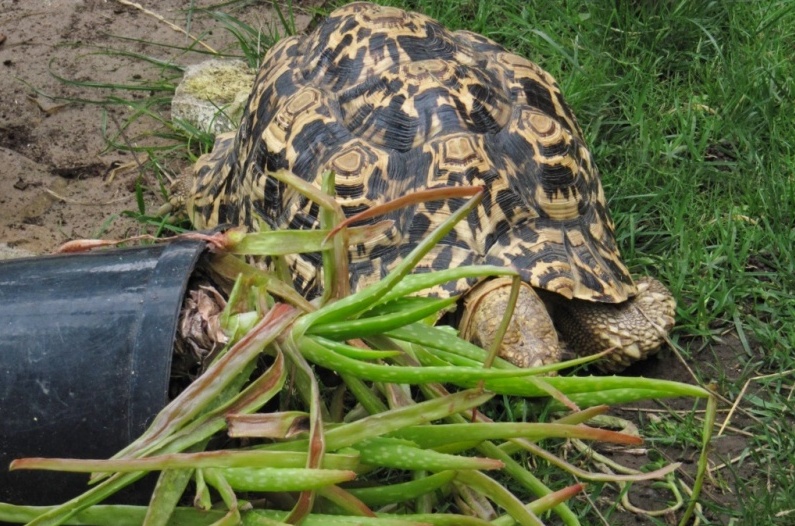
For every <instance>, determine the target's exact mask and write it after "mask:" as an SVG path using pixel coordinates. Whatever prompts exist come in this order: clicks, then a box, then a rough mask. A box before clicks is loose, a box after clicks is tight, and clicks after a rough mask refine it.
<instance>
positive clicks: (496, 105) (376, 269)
mask: <svg viewBox="0 0 795 526" xmlns="http://www.w3.org/2000/svg"><path fill="white" fill-rule="evenodd" d="M276 170H288V171H289V172H291V173H293V174H294V175H296V176H298V177H300V178H302V179H304V180H306V181H308V182H310V183H312V184H315V185H318V186H319V185H320V179H321V176H322V174H323V173H324V172H325V171H327V170H333V171H334V172H335V173H336V192H337V199H338V201H339V202H340V204H341V205H342V208H343V210H344V211H345V213H346V214H348V215H351V214H354V213H356V212H359V211H361V210H364V209H367V208H369V207H371V206H373V205H375V204H380V203H383V202H385V201H388V200H390V199H393V198H396V197H399V196H403V195H406V194H409V193H411V192H415V191H417V190H420V189H425V188H436V187H443V186H458V185H482V186H483V187H484V188H485V197H484V200H483V202H482V204H481V206H480V207H479V208H478V210H477V213H473V214H471V215H470V217H469V218H468V220H467V221H462V222H461V223H459V224H458V225H457V227H456V228H455V230H454V231H452V232H451V233H450V234H449V235H448V236H447V237H446V238H445V239H444V240H443V241H442V242H441V243H440V244H439V245H437V246H436V247H435V249H434V250H433V251H432V252H431V253H430V254H429V255H428V256H427V257H426V258H425V259H424V260H423V262H422V263H421V264H420V265H419V267H418V269H417V271H429V270H434V269H445V268H449V267H456V266H460V265H466V264H476V263H488V264H497V265H503V266H504V265H508V266H512V267H515V268H516V269H517V270H519V272H520V273H521V274H522V277H523V278H524V279H525V280H526V281H527V282H528V283H529V284H531V285H532V286H534V287H537V288H540V289H545V290H549V291H553V292H556V293H559V294H561V295H563V296H564V297H567V298H581V299H585V300H593V301H602V302H612V303H617V302H622V301H624V300H626V299H627V298H628V297H631V296H633V295H634V294H635V293H636V289H635V285H634V284H633V282H632V279H631V277H630V276H629V273H628V271H627V269H626V267H625V266H624V264H623V263H622V262H621V260H620V256H619V252H618V249H617V247H616V242H615V237H614V232H613V223H612V220H611V219H610V216H609V214H608V211H607V207H606V201H605V196H604V193H603V191H602V186H601V183H600V178H599V173H598V171H597V169H596V167H595V166H594V163H593V160H592V158H591V154H590V152H589V151H588V149H587V147H586V145H585V143H584V141H583V137H582V131H581V130H580V128H579V126H578V124H577V121H576V120H575V118H574V115H573V114H572V112H571V110H570V109H569V107H568V106H567V105H566V103H565V102H564V100H563V97H562V95H561V93H560V89H559V87H558V85H557V83H556V82H555V80H554V79H553V78H552V77H551V76H550V75H549V74H547V73H546V72H545V71H543V70H542V69H541V68H540V67H539V66H537V65H536V64H534V63H532V62H530V61H528V60H526V59H524V58H522V57H520V56H518V55H515V54H512V53H510V52H508V51H507V50H506V49H505V48H503V47H502V46H500V45H498V44H497V43H495V42H493V41H491V40H489V39H487V38H485V37H482V36H479V35H476V34H474V33H470V32H467V31H455V32H451V31H448V30H447V29H445V28H443V27H442V26H441V25H439V24H438V23H437V22H435V21H434V20H432V19H430V18H428V17H426V16H424V15H421V14H417V13H409V12H404V11H402V10H399V9H395V8H391V7H381V6H376V5H373V4H369V3H363V2H360V3H354V4H350V5H347V6H345V7H343V8H340V9H337V10H336V11H334V12H333V13H331V15H330V16H329V17H328V18H327V19H326V20H325V21H324V22H323V23H321V24H320V25H319V26H318V27H317V28H316V29H315V30H314V31H313V32H312V33H311V34H309V35H304V36H293V37H290V38H286V39H284V40H282V41H280V42H279V43H277V44H276V45H275V46H274V47H273V48H272V49H271V50H270V51H269V52H268V54H267V56H266V57H265V60H264V62H263V64H262V67H261V69H260V71H259V74H258V76H257V79H256V82H255V85H254V90H253V93H252V94H251V97H250V99H249V102H248V106H247V110H246V114H245V116H244V118H243V121H242V123H241V126H240V129H239V130H238V131H237V133H236V134H225V135H222V136H219V137H218V139H217V141H216V144H215V148H214V150H213V152H212V153H211V154H209V155H205V156H203V157H202V158H201V159H200V160H199V162H198V163H197V166H196V168H195V172H194V176H195V177H194V180H193V183H192V188H191V190H190V195H189V198H188V210H189V213H190V215H191V218H192V219H193V221H194V224H195V225H196V226H197V227H199V228H202V227H208V226H214V225H216V224H219V223H233V224H245V225H248V226H249V227H251V228H257V222H258V221H264V222H265V223H266V224H267V225H269V227H270V228H272V229H280V228H304V229H309V228H318V226H319V221H318V217H317V216H318V207H317V205H314V204H313V203H312V202H311V201H309V200H308V199H307V198H305V197H303V196H302V195H300V194H298V193H297V192H296V191H294V190H292V189H291V188H290V187H289V186H287V185H285V184H283V183H280V182H278V181H277V180H276V179H274V178H273V177H271V176H269V173H273V172H274V171H276ZM461 203H462V200H456V199H451V200H448V201H440V202H432V203H427V204H421V205H417V206H413V207H410V208H406V209H402V210H399V211H396V212H394V213H392V214H391V215H389V216H388V217H386V219H392V220H394V225H393V227H392V228H391V229H390V230H388V231H387V232H385V233H383V234H382V235H380V236H378V237H376V238H374V239H371V240H369V241H368V242H367V243H365V244H362V245H359V246H355V247H352V250H351V254H350V259H351V264H350V271H351V284H352V287H353V289H354V290H356V289H360V288H361V287H362V286H364V285H366V284H368V283H371V282H373V281H376V280H378V279H380V278H381V277H382V276H383V275H385V274H386V273H387V272H388V271H389V270H390V269H391V268H392V267H394V265H395V264H396V262H397V261H399V259H400V258H401V257H402V256H403V255H405V254H406V253H408V252H409V251H410V250H411V249H412V248H414V246H416V244H417V243H418V242H419V241H420V240H422V239H423V238H424V237H425V236H426V235H427V234H428V232H429V231H430V230H432V229H433V228H434V227H435V226H436V225H438V224H439V223H440V222H442V221H443V220H444V219H445V218H446V217H447V216H448V215H449V214H450V213H451V210H455V209H456V207H458V206H460V205H461ZM381 219H383V218H381ZM379 220H380V219H379ZM372 221H375V220H372ZM288 261H289V263H290V265H291V268H292V271H293V274H294V278H295V280H296V285H297V286H298V287H299V290H301V291H302V292H304V293H305V294H307V295H309V296H311V295H314V294H316V293H317V292H318V290H317V289H318V287H319V284H320V283H322V281H321V280H320V279H319V277H320V276H319V266H320V261H321V258H320V255H319V254H305V255H301V256H292V257H291V258H290V259H289V260H288ZM469 286H471V283H465V282H463V281H462V282H459V283H454V284H451V286H450V288H449V290H447V291H446V293H454V292H465V291H466V290H467V289H468V287H469ZM440 292H441V293H443V294H444V293H445V292H444V291H440Z"/></svg>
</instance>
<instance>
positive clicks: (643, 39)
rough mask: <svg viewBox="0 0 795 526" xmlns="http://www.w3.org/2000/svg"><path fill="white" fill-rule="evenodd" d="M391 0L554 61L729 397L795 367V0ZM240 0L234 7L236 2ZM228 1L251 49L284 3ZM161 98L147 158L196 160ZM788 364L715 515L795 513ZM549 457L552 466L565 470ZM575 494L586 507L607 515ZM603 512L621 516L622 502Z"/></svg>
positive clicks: (610, 191)
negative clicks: (255, 9) (164, 113)
mask: <svg viewBox="0 0 795 526" xmlns="http://www.w3.org/2000/svg"><path fill="white" fill-rule="evenodd" d="M382 3H389V4H390V5H396V6H399V7H403V8H408V9H413V10H419V11H422V12H425V13H427V14H429V15H430V16H432V17H434V18H437V19H439V20H440V21H441V22H442V23H444V24H445V25H447V26H448V27H451V28H465V29H469V30H472V31H475V32H478V33H482V34H484V35H486V36H488V37H490V38H492V39H494V40H496V41H498V42H500V43H502V44H504V45H505V46H506V47H508V48H510V49H512V50H514V51H516V52H517V53H519V54H522V55H524V56H526V57H528V58H530V59H531V60H533V61H535V62H537V63H538V64H540V65H541V66H542V67H543V68H545V69H546V70H548V71H549V72H550V73H552V74H553V76H555V77H556V78H557V79H558V82H559V83H560V85H561V88H562V90H563V93H564V95H565V96H566V99H567V101H568V102H569V104H570V105H571V106H572V108H573V109H574V112H575V114H576V115H577V117H578V119H579V121H580V124H581V125H582V127H583V129H584V131H585V133H586V136H587V141H588V143H589V145H590V146H591V150H592V152H593V154H594V157H595V158H596V161H597V165H598V166H599V168H600V171H601V173H602V178H603V184H604V186H605V191H606V194H607V195H608V198H609V201H610V209H611V211H612V213H613V217H614V219H615V221H616V226H617V232H618V235H619V244H620V247H621V249H622V253H623V255H624V258H625V260H626V261H627V263H628V264H629V265H630V268H631V269H632V271H633V273H634V274H636V275H641V274H653V275H655V276H656V277H658V278H659V279H660V280H661V281H662V282H663V283H666V284H668V285H669V286H670V288H671V289H672V291H673V292H674V294H675V295H676V297H677V299H678V302H679V307H678V318H677V328H676V330H675V333H674V335H673V339H674V341H675V342H677V343H678V345H679V346H680V347H681V348H682V349H683V352H684V354H685V356H686V357H687V358H688V360H689V361H690V363H691V364H692V366H693V368H694V369H695V370H696V372H697V375H698V376H699V381H700V382H702V383H704V384H706V383H709V382H715V384H716V389H717V390H718V392H719V393H720V394H722V395H723V396H724V397H725V398H727V399H729V400H730V401H734V400H735V399H736V398H737V397H738V396H739V395H740V392H741V389H742V387H743V385H744V384H745V382H746V381H748V380H749V379H752V378H754V377H756V376H759V375H775V374H776V373H786V372H788V371H791V370H793V369H795V330H793V327H795V253H793V252H795V248H793V247H795V124H794V123H793V115H795V80H794V79H795V62H794V61H793V60H792V54H793V50H795V5H794V4H792V3H791V2H787V1H784V0H782V1H772V0H771V1H768V2H761V1H758V2H753V1H751V2H745V1H729V0H724V1H720V2H707V1H695V0H694V1H685V0H682V1H667V0H664V1H659V2H653V1H645V0H635V1H629V0H615V2H585V1H582V2H560V1H547V2H540V1H539V2H522V1H520V0H489V1H474V0H471V1H466V0H464V1H459V0H436V1H434V0H415V1H391V2H382ZM228 4H230V5H224V6H222V7H221V8H220V9H221V11H225V12H226V11H227V10H229V9H230V8H232V7H235V5H234V4H235V3H234V2H230V3H228ZM230 12H231V13H233V15H232V18H230V17H228V16H223V15H219V16H217V17H216V18H217V20H218V21H219V24H220V25H221V26H223V27H226V28H227V29H230V30H232V31H233V32H234V34H235V35H236V37H237V38H238V39H239V40H240V42H241V44H240V52H239V53H237V52H235V51H234V50H233V51H232V52H230V53H231V54H239V55H245V56H246V57H247V58H248V60H249V61H251V62H254V61H255V58H254V57H255V55H256V53H257V52H258V51H259V50H262V49H263V47H262V46H263V44H267V43H268V42H271V41H272V39H273V38H274V37H275V36H276V34H277V32H276V29H274V28H276V27H278V25H279V21H278V20H274V25H273V26H272V27H271V28H268V29H267V30H266V31H264V33H262V34H260V33H259V32H258V29H257V28H252V27H250V26H246V25H243V24H239V23H238V22H237V21H236V19H235V18H234V12H233V11H230ZM194 14H197V13H194V12H189V13H188V15H186V22H187V20H189V19H190V16H193V15H194ZM283 14H284V17H285V19H289V18H290V13H289V11H288V10H284V11H283ZM283 32H284V31H283V30H281V33H283ZM164 71H165V68H164ZM168 78H169V79H172V78H173V72H171V73H170V74H169V75H168ZM163 91H165V92H166V93H168V89H167V88H163ZM116 102H118V101H116ZM161 102H162V100H160V99H152V100H148V101H147V100H145V101H138V102H136V107H135V110H136V111H137V112H138V113H139V114H140V115H144V116H148V117H149V118H153V119H155V121H158V122H159V123H160V124H163V125H165V126H166V127H167V128H166V129H165V130H163V131H161V132H157V133H154V134H153V135H152V137H153V138H155V139H157V140H158V141H161V142H159V143H158V146H157V147H155V146H151V147H150V146H145V147H142V150H143V151H146V152H147V153H148V154H149V156H150V158H151V159H160V158H161V157H162V156H163V155H165V154H166V153H169V152H171V153H172V155H176V156H177V157H178V158H180V160H182V161H184V159H185V154H184V152H185V149H184V147H183V148H182V149H181V150H180V149H179V147H177V148H174V149H172V148H171V146H163V145H162V141H165V143H167V144H173V143H178V144H183V145H184V141H185V140H186V138H187V137H190V136H192V135H193V133H192V130H190V129H186V128H185V127H184V126H180V125H179V124H176V125H175V124H174V123H169V122H167V121H165V120H163V119H162V118H161V117H160V113H159V111H160V110H161V107H160V106H159V104H160V103H161ZM112 138H113V139H114V141H115V143H116V145H117V146H119V147H122V148H123V147H124V144H123V142H122V141H121V138H120V137H118V136H116V137H112ZM195 144H196V143H194V147H193V148H192V149H190V150H189V151H190V152H191V153H190V154H189V155H188V156H187V158H188V159H190V158H192V157H194V156H195V155H196V154H197V153H199V152H200V151H203V150H204V149H206V148H207V147H208V142H207V140H206V138H205V140H204V141H203V142H201V143H200V146H198V147H195ZM175 152H183V153H175ZM152 164H155V163H154V161H152ZM142 216H143V214H142ZM721 341H737V342H739V346H740V349H741V350H740V351H739V352H736V353H733V354H732V353H730V354H727V353H726V352H724V351H721V349H722V347H721V346H720V345H719V344H720V342H721ZM793 378H795V375H791V376H788V375H786V374H782V375H779V376H774V377H771V378H767V379H759V380H753V381H752V382H751V384H750V387H749V388H748V390H747V392H746V393H745V395H744V398H743V400H742V403H741V404H740V409H739V411H738V418H739V419H735V421H733V422H732V424H733V425H737V426H738V427H743V429H744V430H745V431H747V432H749V433H750V434H751V436H750V437H748V438H747V439H744V440H745V444H744V446H745V447H744V450H743V452H744V453H745V454H746V456H745V457H744V458H743V459H742V460H740V461H737V462H734V463H730V464H729V465H728V466H727V467H726V468H724V469H721V470H720V471H718V472H717V473H716V475H715V477H716V479H717V481H718V483H719V484H718V486H717V487H713V488H711V490H710V492H711V493H712V497H710V496H707V497H706V498H705V499H704V500H703V505H704V508H705V513H706V516H705V517H704V518H703V522H702V523H703V524H723V523H726V522H732V521H733V523H734V524H755V525H763V524H785V523H786V521H787V519H786V517H787V516H789V517H792V515H783V518H782V517H776V514H777V513H783V514H786V513H787V512H788V511H791V510H792V509H793V508H795V505H793V504H792V503H793V502H795V475H793V473H792V469H791V466H792V465H793V463H795V440H794V439H793V438H792V433H791V427H792V422H793V403H792V401H791V398H792V397H791V391H792V388H793ZM504 410H505V411H506V413H507V415H506V417H508V418H512V419H516V420H522V419H528V420H531V421H532V420H533V416H534V415H532V414H530V413H531V412H532V411H535V410H536V408H535V407H528V404H526V403H525V402H523V401H517V400H515V399H510V400H506V404H505V405H504ZM738 422H739V423H738ZM642 424H643V429H642V431H643V434H644V435H645V436H647V437H648V438H649V441H648V443H649V444H650V447H652V448H659V449H660V450H661V451H663V450H664V451H668V452H670V449H665V448H670V447H673V446H676V445H678V446H679V447H681V446H682V445H683V444H686V445H688V446H690V447H693V446H694V442H695V441H697V437H698V426H699V425H700V424H699V422H698V421H696V420H694V419H692V418H690V417H687V418H684V419H681V420H680V419H678V417H676V415H675V414H674V413H673V411H672V412H671V413H670V414H669V415H665V414H663V416H662V417H660V419H659V420H655V421H651V420H647V419H644V421H643V422H642ZM729 434H731V432H729ZM736 436H739V435H736ZM672 444H673V446H672ZM734 454H736V453H734ZM723 460H729V459H718V458H716V459H715V462H716V463H718V462H722V461H723ZM537 469H538V476H539V478H541V479H542V480H544V481H545V482H547V483H552V482H553V481H554V478H555V476H556V475H555V472H554V470H551V469H549V468H545V467H544V466H543V465H539V466H537ZM755 488H758V489H755ZM732 493H733V494H732ZM597 494H598V491H596V490H595V491H593V492H592V495H594V496H595V495H597ZM609 495H611V498H614V494H609ZM580 505H581V508H579V509H577V512H578V513H579V514H580V515H581V520H582V521H583V524H594V525H597V524H603V522H602V521H601V520H600V519H599V517H598V516H597V515H596V514H594V513H593V512H592V511H591V510H590V506H589V505H588V504H587V503H584V502H581V503H580ZM597 507H599V506H597ZM599 508H600V509H602V508H601V507H599ZM602 511H603V513H605V510H604V509H602ZM791 513H795V512H791ZM605 514H606V516H607V517H608V521H609V520H610V519H609V517H610V510H608V511H607V513H605ZM649 520H650V521H652V522H651V523H652V524H664V522H663V520H662V519H649ZM782 521H784V522H782Z"/></svg>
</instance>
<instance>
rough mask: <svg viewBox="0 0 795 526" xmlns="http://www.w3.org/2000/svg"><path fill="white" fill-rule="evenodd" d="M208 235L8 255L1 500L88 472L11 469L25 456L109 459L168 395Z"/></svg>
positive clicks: (22, 498) (2, 303)
mask: <svg viewBox="0 0 795 526" xmlns="http://www.w3.org/2000/svg"><path fill="white" fill-rule="evenodd" d="M203 248H204V245H203V243H199V242H177V243H172V244H170V245H154V246H149V247H141V248H132V249H118V250H110V251H102V252H94V253H88V254H76V255H67V256H46V257H41V258H32V259H19V260H11V261H5V262H0V501H2V502H10V503H15V504H34V505H38V504H54V503H60V502H63V501H64V500H67V499H69V498H72V497H74V496H75V495H78V494H79V493H81V492H82V491H85V489H86V481H87V475H82V474H64V473H58V472H48V471H13V472H9V471H8V469H7V468H8V464H9V462H10V461H11V460H13V459H14V458H19V457H72V458H107V457H109V456H111V455H113V454H114V453H115V452H116V451H118V450H120V449H122V448H123V447H124V446H126V445H127V444H129V443H130V442H131V441H132V440H134V439H135V438H136V437H137V436H138V435H139V434H140V433H141V432H142V431H144V430H145V429H146V426H147V425H148V423H149V422H151V419H152V417H153V416H154V415H155V414H156V413H157V412H158V411H159V410H160V409H162V408H163V407H164V405H165V404H166V402H167V397H168V385H169V376H170V367H171V356H172V348H173V342H174V337H175V333H176V326H177V321H178V314H179V310H180V307H181V305H182V300H183V296H184V294H185V288H186V286H187V282H188V279H189V277H190V275H191V273H192V271H193V268H194V266H195V264H196V261H197V259H198V257H199V255H200V253H201V252H202V250H203Z"/></svg>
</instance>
